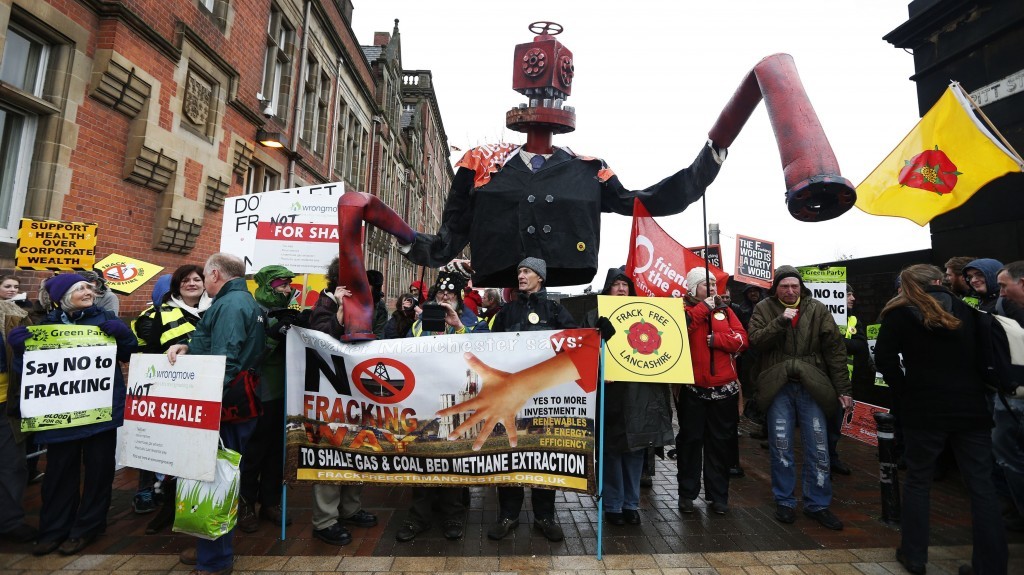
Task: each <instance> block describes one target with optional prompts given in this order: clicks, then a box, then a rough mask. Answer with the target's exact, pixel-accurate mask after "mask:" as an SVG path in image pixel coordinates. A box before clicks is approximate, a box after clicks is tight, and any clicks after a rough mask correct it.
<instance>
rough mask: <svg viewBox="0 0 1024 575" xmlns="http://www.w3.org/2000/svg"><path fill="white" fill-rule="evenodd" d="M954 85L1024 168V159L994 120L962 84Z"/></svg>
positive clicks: (954, 83) (955, 83)
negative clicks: (989, 117)
mask: <svg viewBox="0 0 1024 575" xmlns="http://www.w3.org/2000/svg"><path fill="white" fill-rule="evenodd" d="M953 85H955V86H956V88H957V90H960V93H961V94H963V96H964V97H965V98H967V101H968V102H970V103H971V107H972V108H974V111H975V112H977V114H978V116H980V117H981V119H982V121H984V122H985V125H987V126H988V128H989V129H990V130H992V133H993V134H995V135H996V137H997V138H999V141H1000V142H1002V144H1003V145H1004V146H1006V149H1007V150H1008V151H1009V152H1010V153H1011V154H1013V157H1014V159H1015V160H1017V164H1018V165H1020V166H1024V159H1022V158H1021V157H1020V154H1018V153H1017V150H1014V149H1013V146H1011V145H1010V142H1008V141H1007V140H1006V138H1004V137H1003V134H1002V133H1000V132H999V128H996V125H995V124H993V123H992V120H990V119H988V116H986V115H985V112H983V111H982V110H981V106H979V105H978V103H977V102H975V101H974V98H972V97H971V95H970V94H968V93H967V90H964V87H963V86H961V85H960V82H953Z"/></svg>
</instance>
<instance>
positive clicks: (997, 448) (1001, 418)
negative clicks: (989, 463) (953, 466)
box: [992, 395, 1024, 514]
mask: <svg viewBox="0 0 1024 575" xmlns="http://www.w3.org/2000/svg"><path fill="white" fill-rule="evenodd" d="M1006 403H1007V404H1009V407H1010V410H1007V409H1006V407H1007V406H1006V405H1003V398H1001V397H999V396H998V395H996V396H995V399H994V403H993V406H994V410H993V413H992V416H993V419H994V420H995V427H993V428H992V453H993V454H994V455H995V459H996V464H998V465H999V467H1000V468H1001V469H1002V470H1003V476H1004V477H1005V479H1006V485H1007V487H1008V488H1009V491H1010V497H1011V498H1012V499H1013V504H1014V506H1015V507H1016V508H1017V512H1018V513H1021V514H1024V423H1022V422H1024V399H1011V398H1006Z"/></svg>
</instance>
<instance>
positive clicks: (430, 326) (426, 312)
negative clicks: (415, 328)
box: [420, 303, 448, 331]
mask: <svg viewBox="0 0 1024 575" xmlns="http://www.w3.org/2000/svg"><path fill="white" fill-rule="evenodd" d="M446 315H448V310H447V309H445V308H444V306H441V305H438V304H436V303H428V304H424V305H423V312H422V313H420V325H421V326H423V330H424V331H444V328H445V323H444V316H446Z"/></svg>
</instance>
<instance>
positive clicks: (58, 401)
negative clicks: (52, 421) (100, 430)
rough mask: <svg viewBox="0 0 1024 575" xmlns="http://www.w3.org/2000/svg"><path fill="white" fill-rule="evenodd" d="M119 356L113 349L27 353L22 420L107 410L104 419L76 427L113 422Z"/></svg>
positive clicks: (113, 347) (24, 371)
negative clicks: (111, 409)
mask: <svg viewBox="0 0 1024 575" xmlns="http://www.w3.org/2000/svg"><path fill="white" fill-rule="evenodd" d="M116 355H117V346H113V345H104V346H95V347H65V348H60V349H48V350H37V351H26V352H25V364H24V370H23V372H22V380H21V415H22V417H25V418H32V417H41V416H52V417H55V418H57V419H60V417H61V414H68V413H75V412H92V413H99V412H101V411H103V410H105V412H106V417H105V418H103V417H101V418H100V419H96V420H95V421H93V420H87V421H81V422H79V423H76V424H75V425H86V424H89V423H96V421H110V413H109V412H110V407H111V405H113V397H114V369H116V368H117V365H116V364H117V361H116Z"/></svg>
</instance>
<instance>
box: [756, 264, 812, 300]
mask: <svg viewBox="0 0 1024 575" xmlns="http://www.w3.org/2000/svg"><path fill="white" fill-rule="evenodd" d="M788 277H796V279H797V281H799V282H800V297H801V298H805V297H810V295H811V290H809V289H807V286H805V285H804V280H803V277H802V276H801V275H800V272H799V271H798V270H797V269H796V268H795V267H793V266H779V267H778V268H776V269H775V279H774V280H772V287H771V289H769V290H768V295H769V296H771V297H775V291H776V290H777V289H778V288H779V282H781V281H782V280H784V279H785V278H788ZM743 291H746V290H743Z"/></svg>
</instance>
